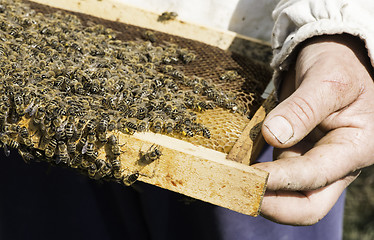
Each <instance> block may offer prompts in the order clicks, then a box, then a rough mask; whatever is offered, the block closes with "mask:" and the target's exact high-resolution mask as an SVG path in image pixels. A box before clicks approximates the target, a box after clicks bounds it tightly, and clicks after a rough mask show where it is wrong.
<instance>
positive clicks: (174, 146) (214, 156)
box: [21, 0, 273, 216]
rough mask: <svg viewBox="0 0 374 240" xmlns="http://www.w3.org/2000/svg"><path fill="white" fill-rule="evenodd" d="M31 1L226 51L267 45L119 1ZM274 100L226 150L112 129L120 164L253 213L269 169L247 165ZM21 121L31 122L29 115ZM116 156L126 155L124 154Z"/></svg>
mask: <svg viewBox="0 0 374 240" xmlns="http://www.w3.org/2000/svg"><path fill="white" fill-rule="evenodd" d="M33 2H36V3H40V4H44V5H48V6H51V7H56V8H61V9H65V10H69V11H75V12H80V13H85V14H88V15H92V16H95V17H99V18H103V19H107V20H112V21H119V22H122V23H127V24H132V25H136V26H140V27H142V26H146V27H147V28H151V29H154V30H157V31H161V32H166V33H170V34H174V35H177V36H182V37H187V38H190V39H193V40H197V41H201V42H204V43H207V44H210V45H213V46H217V47H219V48H221V49H224V50H228V49H230V50H233V51H235V49H237V47H242V46H243V44H251V43H255V44H257V45H263V46H264V48H267V49H268V48H269V46H268V45H267V44H266V43H262V42H260V41H258V40H255V39H250V38H246V37H242V36H238V35H237V34H235V33H232V32H223V31H217V30H214V29H209V28H206V27H201V26H197V25H193V24H187V23H185V22H182V21H171V22H168V23H167V24H165V23H160V22H157V17H158V15H157V14H155V13H150V12H145V11H143V10H140V9H137V8H133V7H130V6H126V5H123V4H120V3H118V2H112V1H97V0H84V1H83V0H82V1H79V0H68V1H58V0H52V1H51V0H48V1H47V0H34V1H33ZM138 16H142V17H141V18H139V17H138ZM238 42H239V44H238ZM237 50H238V49H237ZM240 51H242V49H240ZM244 52H245V51H244ZM251 53H252V52H251ZM250 57H253V56H250ZM272 103H273V100H272V98H271V97H269V99H268V100H267V101H265V103H264V104H263V105H262V106H260V108H259V109H258V110H257V112H256V113H255V115H254V116H253V118H252V119H251V121H250V122H249V123H248V125H247V127H246V128H245V129H244V131H243V133H242V135H241V137H240V138H239V139H238V141H237V143H236V144H235V145H234V147H233V149H232V150H231V152H230V153H229V154H224V153H222V152H218V151H215V150H212V149H208V148H205V147H202V146H197V145H193V144H191V143H188V142H185V141H182V140H179V139H175V138H172V137H168V136H165V135H161V134H155V133H152V132H146V133H135V134H134V135H126V134H123V133H121V132H119V131H114V134H115V135H117V138H118V139H119V142H120V143H124V142H126V144H125V145H123V146H121V151H122V152H126V159H121V162H122V164H123V168H124V169H125V172H126V171H127V172H128V174H131V173H132V172H134V171H139V173H140V177H139V180H140V181H143V182H146V183H149V184H153V185H156V186H159V187H162V188H165V189H168V190H171V191H175V192H178V193H181V194H184V195H187V196H190V197H193V198H196V199H200V200H202V201H206V202H209V203H212V204H215V205H219V206H222V207H225V208H228V209H231V210H234V211H237V212H240V213H243V214H247V215H251V216H257V215H258V214H259V211H260V206H261V201H262V197H263V194H264V192H265V189H266V182H267V178H268V173H267V172H265V171H262V170H259V169H256V168H254V167H251V166H249V164H250V161H251V159H254V157H256V155H257V154H258V151H259V149H261V146H262V143H263V140H262V138H261V134H260V127H259V126H260V125H261V122H262V121H263V119H264V117H265V115H266V111H267V110H268V109H269V108H270V107H271V105H272ZM21 125H25V126H29V127H30V125H29V122H28V121H27V120H26V121H24V122H23V123H21ZM37 138H38V136H34V141H35V142H38V139H37ZM154 144H157V145H159V146H160V147H161V148H162V152H163V155H162V157H160V159H158V160H157V161H155V162H152V163H150V164H147V165H142V164H141V162H139V156H140V154H141V153H142V152H144V151H146V150H147V149H149V148H150V146H152V145H154ZM99 157H101V158H105V151H100V152H99ZM120 157H121V158H124V156H122V155H121V156H120ZM228 159H230V160H228Z"/></svg>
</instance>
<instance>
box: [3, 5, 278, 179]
mask: <svg viewBox="0 0 374 240" xmlns="http://www.w3.org/2000/svg"><path fill="white" fill-rule="evenodd" d="M0 18H1V20H2V21H1V24H0V29H1V32H0V37H1V39H2V42H1V44H0V55H1V56H2V58H1V61H0V69H1V73H0V74H1V76H2V78H1V86H0V94H1V98H2V101H1V104H0V127H1V129H0V130H1V132H0V142H1V144H2V147H3V148H4V151H5V154H6V155H9V152H10V151H12V150H16V151H18V152H19V154H20V155H21V156H22V157H23V159H24V160H25V161H26V162H30V161H41V160H42V161H47V162H49V163H51V164H54V165H63V166H68V167H71V168H76V169H79V170H80V171H81V172H82V173H83V174H87V175H88V176H90V177H91V178H95V179H99V178H106V179H108V180H115V181H119V182H122V183H124V184H125V185H131V184H132V183H133V182H134V181H136V180H137V178H138V176H139V172H138V171H135V172H130V173H126V174H125V173H124V170H123V168H124V166H125V165H127V164H128V163H126V164H125V163H124V161H125V160H124V159H125V158H124V157H123V156H122V155H124V153H123V152H122V150H121V147H122V145H121V144H122V142H121V141H120V140H119V139H117V138H118V137H117V136H118V134H117V132H122V133H124V134H126V135H128V138H130V137H131V135H132V134H134V133H135V132H142V131H152V132H155V133H159V134H166V135H170V136H171V137H175V138H180V139H182V140H184V141H187V142H191V143H193V144H196V145H201V146H205V147H208V148H211V149H214V150H217V151H220V152H223V153H228V152H229V151H230V149H231V148H232V146H233V145H234V143H235V141H236V140H237V139H238V137H239V136H240V134H241V131H242V130H243V129H244V127H245V126H246V124H247V123H248V122H249V119H250V118H251V117H252V116H253V114H254V113H255V112H256V110H257V108H258V107H259V105H260V104H261V103H262V101H263V99H262V98H261V97H260V95H261V93H262V92H263V91H264V89H265V87H266V85H267V83H268V81H269V79H270V75H271V73H270V71H269V69H268V67H267V65H265V64H260V63H258V62H255V61H252V60H250V59H248V58H245V57H243V56H241V55H239V54H236V53H232V52H226V51H223V50H221V49H218V48H215V47H212V46H209V45H206V44H203V43H200V42H196V41H192V40H188V39H184V38H181V37H176V36H172V35H168V34H165V33H160V32H155V31H151V30H148V29H143V28H140V27H135V26H131V25H127V24H122V23H117V22H111V21H106V20H103V19H98V18H95V17H92V16H88V15H84V14H79V13H70V12H67V11H60V10H58V9H54V8H51V7H47V6H44V5H39V4H36V3H32V2H26V1H10V0H9V1H2V3H1V5H0ZM264 73H265V74H264ZM35 140H37V141H35ZM136 154H137V153H136ZM136 154H135V155H136ZM120 155H121V157H120ZM161 155H162V152H161V149H160V148H159V147H158V146H151V147H150V148H149V149H148V150H145V151H143V152H142V153H141V156H140V160H141V161H142V162H143V163H144V164H147V163H151V162H153V161H155V160H157V159H158V158H159V157H160V156H161Z"/></svg>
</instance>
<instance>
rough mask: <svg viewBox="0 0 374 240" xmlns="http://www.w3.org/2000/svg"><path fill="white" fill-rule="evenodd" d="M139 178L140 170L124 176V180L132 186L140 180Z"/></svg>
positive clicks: (127, 184)
mask: <svg viewBox="0 0 374 240" xmlns="http://www.w3.org/2000/svg"><path fill="white" fill-rule="evenodd" d="M138 178H139V172H135V173H131V174H129V175H126V176H124V177H123V180H122V182H123V184H125V185H126V186H131V185H132V184H134V183H135V182H136V181H137V180H138Z"/></svg>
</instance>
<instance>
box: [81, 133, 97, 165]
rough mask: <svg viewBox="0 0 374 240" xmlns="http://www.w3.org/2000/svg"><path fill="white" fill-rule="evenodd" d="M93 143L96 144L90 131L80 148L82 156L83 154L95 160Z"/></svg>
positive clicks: (94, 137)
mask: <svg viewBox="0 0 374 240" xmlns="http://www.w3.org/2000/svg"><path fill="white" fill-rule="evenodd" d="M95 142H96V136H95V132H94V131H90V132H89V133H88V135H87V141H86V143H85V145H84V146H83V148H82V154H85V155H86V156H88V157H89V158H91V159H96V151H95Z"/></svg>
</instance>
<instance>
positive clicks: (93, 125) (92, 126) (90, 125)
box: [86, 119, 96, 132]
mask: <svg viewBox="0 0 374 240" xmlns="http://www.w3.org/2000/svg"><path fill="white" fill-rule="evenodd" d="M95 128H96V121H95V120H94V119H90V120H88V122H87V124H86V129H87V131H88V132H90V131H92V130H94V129H95Z"/></svg>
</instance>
